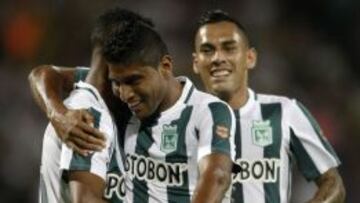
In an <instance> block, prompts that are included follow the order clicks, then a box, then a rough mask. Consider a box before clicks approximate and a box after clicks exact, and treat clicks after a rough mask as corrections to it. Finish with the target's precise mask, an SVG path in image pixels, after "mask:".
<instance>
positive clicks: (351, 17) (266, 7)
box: [0, 0, 360, 203]
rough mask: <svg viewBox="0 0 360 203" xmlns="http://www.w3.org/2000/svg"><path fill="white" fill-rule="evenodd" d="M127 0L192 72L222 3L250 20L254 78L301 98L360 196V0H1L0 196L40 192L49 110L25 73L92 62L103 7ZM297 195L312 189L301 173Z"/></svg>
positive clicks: (184, 70)
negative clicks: (200, 27)
mask: <svg viewBox="0 0 360 203" xmlns="http://www.w3.org/2000/svg"><path fill="white" fill-rule="evenodd" d="M114 5H121V6H123V7H124V8H129V9H131V10H134V11H138V12H139V13H141V14H143V15H145V16H148V17H151V18H152V19H153V20H154V22H155V24H156V25H157V29H158V30H159V31H160V33H161V34H162V35H163V36H164V38H165V40H166V41H167V42H168V44H169V46H170V50H171V53H172V54H173V55H174V59H175V64H176V69H175V71H176V73H177V74H186V75H189V76H190V77H191V78H193V79H194V80H196V81H197V83H198V85H200V82H199V78H198V77H196V76H195V75H194V74H193V73H192V69H191V60H192V58H191V53H192V47H193V46H192V43H193V37H194V30H195V27H196V21H197V19H198V18H199V16H200V14H201V13H202V12H203V11H205V10H207V9H209V8H221V9H224V10H226V11H228V12H229V13H230V14H232V15H234V16H236V17H237V18H238V19H240V20H241V22H243V23H244V24H245V25H246V26H247V28H248V29H249V32H250V35H251V36H252V39H253V41H254V42H255V45H256V47H257V50H258V52H259V62H258V65H257V68H256V69H255V70H254V71H253V72H252V73H251V80H250V84H251V87H252V88H253V89H255V90H256V91H258V92H265V93H274V94H285V95H288V96H290V97H296V98H298V99H299V100H300V101H302V102H303V103H304V104H305V105H306V106H307V107H309V109H310V110H311V112H312V113H313V114H314V116H315V117H316V118H317V120H318V121H319V123H320V125H321V127H322V128H323V131H324V132H325V134H326V136H327V137H328V139H329V140H330V142H331V143H332V144H333V146H334V147H335V149H336V151H337V152H338V155H339V156H340V158H341V160H342V163H343V164H342V166H341V167H340V172H341V174H342V176H343V178H344V182H345V185H346V189H347V202H353V203H357V202H360V195H359V194H357V193H358V188H360V175H359V171H360V163H359V162H360V160H359V157H358V156H359V153H360V85H359V83H360V80H359V78H360V71H359V66H360V60H359V58H360V37H359V36H360V12H359V11H360V1H357V0H316V1H308V0H293V1H288V0H233V1H231V0H228V1H220V0H219V1H214V0H213V1H209V0H208V1H205V0H197V1H194V0H177V1H175V0H173V1H169V0H156V1H155V0H153V1H150V0H138V1H130V0H123V1H119V0H117V1H116V0H101V1H89V0H71V1H70V0H67V1H66V0H12V1H1V2H0V29H1V30H0V95H1V97H0V106H1V108H0V112H1V115H2V119H1V122H0V202H4V203H5V202H22V203H26V202H29V203H35V202H37V187H38V179H39V164H40V152H41V141H42V134H43V131H44V129H45V126H46V119H45V116H44V115H43V114H42V113H41V112H40V110H39V109H38V108H37V106H36V105H35V103H34V101H33V100H32V97H31V95H30V88H29V85H28V82H27V75H28V74H29V72H30V71H31V69H32V68H33V67H35V66H36V65H40V64H56V65H65V66H76V65H88V64H89V57H90V43H89V35H90V31H91V28H92V24H93V22H94V19H95V18H96V16H97V15H99V14H100V13H101V12H102V11H103V10H104V9H106V8H110V7H112V6H114ZM294 185H295V186H294V188H293V191H294V193H293V202H304V200H305V198H306V197H308V196H309V195H311V194H312V193H313V191H314V185H313V184H307V183H306V182H305V181H304V180H302V179H301V178H300V179H299V178H298V176H297V175H295V178H294Z"/></svg>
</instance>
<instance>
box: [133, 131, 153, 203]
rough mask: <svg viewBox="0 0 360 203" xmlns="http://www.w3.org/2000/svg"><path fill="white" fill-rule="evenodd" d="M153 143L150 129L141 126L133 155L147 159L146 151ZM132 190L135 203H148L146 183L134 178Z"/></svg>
mask: <svg viewBox="0 0 360 203" xmlns="http://www.w3.org/2000/svg"><path fill="white" fill-rule="evenodd" d="M153 143H154V140H153V138H152V132H151V127H149V126H146V125H143V124H142V125H141V126H140V129H139V133H138V136H137V139H136V148H135V153H136V154H137V155H142V156H144V157H149V153H148V150H149V148H150V147H151V145H152V144H153ZM133 184H134V189H133V194H134V201H133V202H136V203H147V202H149V193H148V189H149V188H148V186H147V183H146V181H144V180H139V179H138V178H136V176H135V177H134V179H133Z"/></svg>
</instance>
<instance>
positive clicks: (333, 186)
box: [309, 168, 345, 203]
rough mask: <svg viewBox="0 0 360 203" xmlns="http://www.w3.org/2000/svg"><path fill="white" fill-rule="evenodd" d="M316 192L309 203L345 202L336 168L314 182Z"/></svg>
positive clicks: (341, 183) (343, 190)
mask: <svg viewBox="0 0 360 203" xmlns="http://www.w3.org/2000/svg"><path fill="white" fill-rule="evenodd" d="M315 183H316V185H317V186H318V190H317V192H316V193H315V195H314V197H313V198H312V199H311V200H310V201H309V203H320V202H328V203H342V202H345V188H344V185H343V182H342V179H341V177H340V175H339V173H338V171H337V169H336V168H331V169H329V170H328V171H327V172H325V173H324V174H322V175H321V176H320V177H318V178H317V179H316V180H315Z"/></svg>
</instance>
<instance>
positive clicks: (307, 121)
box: [288, 100, 340, 180]
mask: <svg viewBox="0 0 360 203" xmlns="http://www.w3.org/2000/svg"><path fill="white" fill-rule="evenodd" d="M289 111H290V112H288V115H289V118H288V119H289V120H288V122H289V127H290V150H291V152H292V154H293V155H294V156H295V159H296V162H297V165H298V167H299V169H300V171H301V173H302V174H303V175H304V176H305V178H306V179H307V180H313V179H316V178H317V177H319V176H320V175H321V174H323V173H325V172H326V171H327V170H328V169H330V168H332V167H337V166H338V165H339V164H340V161H339V158H338V157H337V155H336V153H335V151H334V149H333V148H332V147H331V145H330V143H329V142H328V141H327V139H326V138H325V136H324V135H323V133H322V130H321V129H320V126H319V125H318V123H317V122H316V120H315V119H314V117H313V116H312V115H311V114H310V112H309V111H308V110H307V109H306V108H305V107H304V106H303V105H302V104H301V103H300V102H298V101H296V100H293V101H292V104H291V108H289Z"/></svg>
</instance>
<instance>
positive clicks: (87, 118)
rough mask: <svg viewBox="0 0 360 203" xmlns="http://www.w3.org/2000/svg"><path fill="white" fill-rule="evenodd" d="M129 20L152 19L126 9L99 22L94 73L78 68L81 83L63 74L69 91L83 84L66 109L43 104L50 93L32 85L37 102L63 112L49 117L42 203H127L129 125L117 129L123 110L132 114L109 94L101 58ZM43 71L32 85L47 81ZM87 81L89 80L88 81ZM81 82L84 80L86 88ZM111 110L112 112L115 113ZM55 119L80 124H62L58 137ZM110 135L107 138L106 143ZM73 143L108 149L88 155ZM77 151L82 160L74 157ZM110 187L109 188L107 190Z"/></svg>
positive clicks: (94, 36)
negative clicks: (109, 38)
mask: <svg viewBox="0 0 360 203" xmlns="http://www.w3.org/2000/svg"><path fill="white" fill-rule="evenodd" d="M129 16H130V17H131V18H138V20H143V22H144V23H147V20H146V19H141V17H140V16H138V15H136V14H135V13H132V12H130V11H127V10H123V9H113V10H108V11H106V12H105V13H104V14H102V15H101V16H100V17H99V18H98V20H97V23H96V25H95V27H94V30H93V32H92V37H91V40H92V44H93V52H92V61H91V66H92V68H91V69H90V70H89V69H84V68H77V69H76V71H75V77H73V75H72V74H73V72H72V71H69V70H68V69H63V72H62V73H63V74H64V75H69V76H70V77H69V78H70V81H71V83H68V84H69V85H64V86H65V87H66V86H72V83H73V82H77V83H76V84H75V90H74V91H73V92H72V93H71V95H70V97H69V98H67V99H66V100H65V102H64V103H65V105H66V106H65V105H64V104H63V103H62V101H61V99H59V101H58V102H45V101H43V100H42V99H41V94H48V93H49V91H48V90H47V89H44V90H43V91H39V92H38V91H36V89H37V88H39V86H38V84H34V85H32V89H33V93H34V96H35V98H36V100H37V101H38V103H39V104H40V106H41V108H42V109H43V110H49V109H50V110H51V108H54V109H56V110H57V111H48V116H49V118H51V119H50V120H51V124H49V125H48V127H47V129H46V131H45V135H44V140H43V151H42V159H41V174H40V195H39V201H40V202H44V203H46V202H105V201H104V200H105V199H106V200H108V201H110V202H114V203H118V202H123V198H124V195H125V185H124V179H123V172H124V170H123V163H124V161H123V160H122V157H123V156H124V155H121V154H122V151H123V150H121V147H120V141H121V140H122V138H123V136H120V137H118V135H117V132H118V131H117V130H119V133H120V134H123V129H124V125H122V124H123V123H124V122H122V121H121V119H118V121H119V122H118V123H116V124H117V126H118V127H119V129H117V128H116V124H115V123H114V121H113V119H112V116H115V117H116V116H117V115H118V110H121V114H122V115H121V118H123V119H126V112H127V111H126V109H127V108H124V105H123V103H122V102H121V101H120V100H115V98H114V97H112V95H113V94H112V90H111V88H107V87H110V86H106V85H104V84H106V83H108V80H106V78H107V74H108V70H107V65H106V63H105V60H104V58H103V57H102V55H101V53H102V48H101V45H102V43H103V41H104V38H105V37H106V34H107V33H109V31H111V29H112V27H113V26H114V25H117V24H119V22H120V21H122V20H123V19H124V20H125V19H127V18H129ZM44 67H46V66H44ZM42 68H43V67H42ZM42 68H37V69H35V70H34V71H33V72H32V73H31V75H30V77H29V79H30V80H31V81H32V80H34V78H37V77H43V76H42V75H43V74H44V73H42V72H41V71H40V70H42ZM84 72H86V74H84ZM87 72H88V74H87ZM86 75H87V77H85V76H86ZM47 79H48V81H49V82H50V83H49V84H50V85H54V83H53V82H54V81H53V80H52V79H53V78H52V75H51V74H50V76H48V77H47ZM80 80H84V82H82V81H80ZM59 81H62V80H59ZM68 88H69V89H70V88H71V87H68ZM55 96H56V95H55ZM106 103H107V104H108V105H106ZM108 106H109V107H111V108H112V113H110V111H109V109H108ZM50 107H51V108H50ZM68 108H70V109H80V110H76V111H75V110H73V111H70V110H67V109H68ZM60 112H61V113H60ZM114 113H115V114H114ZM55 115H60V116H72V117H74V118H77V119H72V120H67V121H68V122H65V123H61V126H65V128H63V130H64V131H61V130H60V131H58V129H59V128H57V127H56V126H57V125H59V123H57V122H56V121H57V120H56V119H55V120H53V118H57V117H56V116H55ZM118 118H119V117H118ZM77 120H80V121H84V123H81V122H80V123H79V122H77ZM85 123H87V124H88V125H89V124H91V125H93V127H94V128H91V127H89V126H88V125H84V124H85ZM52 124H54V127H55V128H54V127H53V125H52ZM55 129H57V132H56V131H55ZM71 132H72V133H77V134H78V135H79V137H76V138H74V137H71V136H69V135H70V134H69V133H71ZM87 133H91V134H92V136H88V134H87ZM62 135H65V136H68V137H70V139H67V138H64V137H59V136H62ZM104 135H105V137H103V136H104ZM94 136H95V137H94ZM60 138H61V139H62V140H65V141H66V142H65V143H66V145H65V144H63V145H62V144H61V140H60ZM72 138H74V141H75V143H77V144H79V146H80V147H83V145H82V143H84V141H83V140H88V141H91V142H93V143H94V144H97V145H99V146H102V145H105V149H98V146H96V145H94V144H90V145H89V146H90V147H92V148H91V149H92V150H96V152H92V153H88V152H86V151H84V150H80V149H79V148H77V146H76V145H75V144H74V142H73V140H72ZM99 138H101V139H99ZM104 138H106V143H103V141H102V140H103V139H104ZM74 149H76V151H78V152H79V153H80V154H81V155H80V154H79V153H76V152H74V151H75V150H74ZM73 150H74V151H73ZM105 182H107V184H106V185H105Z"/></svg>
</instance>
